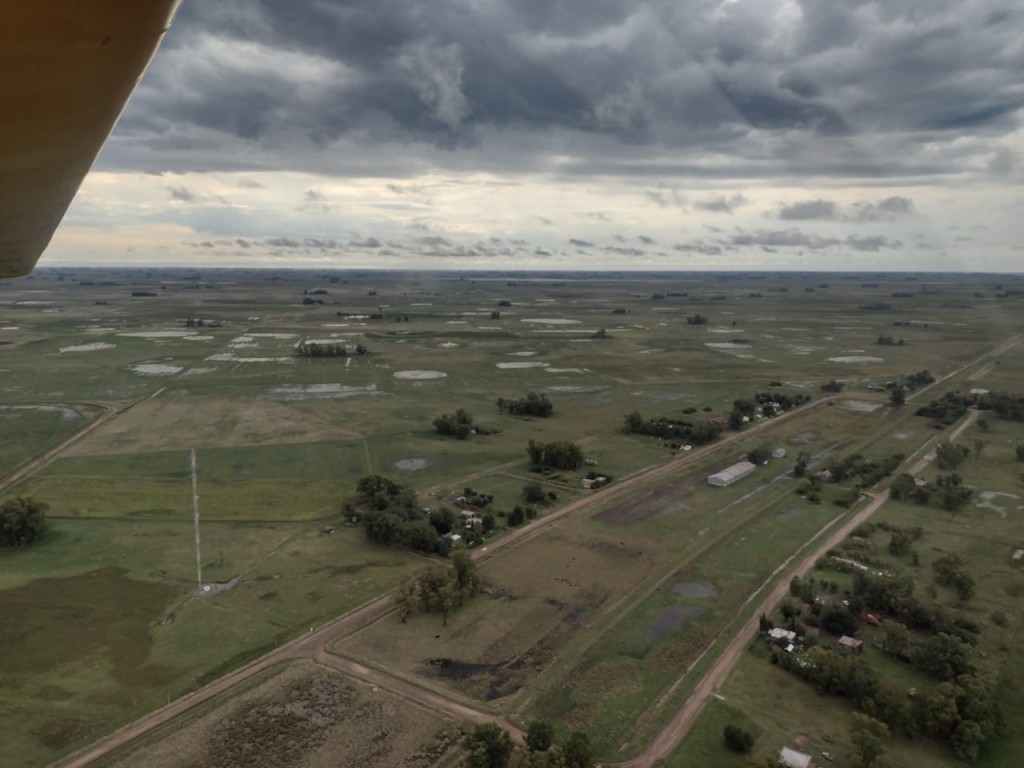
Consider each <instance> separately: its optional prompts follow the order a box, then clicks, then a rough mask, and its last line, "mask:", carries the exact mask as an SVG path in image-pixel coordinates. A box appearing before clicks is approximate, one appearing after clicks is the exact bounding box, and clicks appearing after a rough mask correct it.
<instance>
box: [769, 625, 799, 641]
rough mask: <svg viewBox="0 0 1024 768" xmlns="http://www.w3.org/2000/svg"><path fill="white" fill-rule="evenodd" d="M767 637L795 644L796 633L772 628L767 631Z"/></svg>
mask: <svg viewBox="0 0 1024 768" xmlns="http://www.w3.org/2000/svg"><path fill="white" fill-rule="evenodd" d="M768 637H770V638H771V639H772V640H787V641H789V642H790V643H793V642H796V632H794V631H793V630H791V629H783V628H782V627H772V628H771V629H770V630H768Z"/></svg>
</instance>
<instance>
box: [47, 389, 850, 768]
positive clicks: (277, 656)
mask: <svg viewBox="0 0 1024 768" xmlns="http://www.w3.org/2000/svg"><path fill="white" fill-rule="evenodd" d="M833 399H834V398H825V399H822V400H819V401H817V402H814V403H811V404H809V405H807V406H805V407H803V408H798V409H794V410H792V411H789V412H788V413H785V414H783V415H781V416H778V417H776V418H774V419H770V420H767V421H764V422H761V423H760V424H757V425H755V426H753V427H751V428H750V429H747V430H745V431H743V432H740V433H737V434H735V435H730V436H729V437H727V438H725V439H723V440H720V441H719V442H717V443H714V444H713V445H710V446H707V447H706V448H703V449H700V450H696V451H693V452H691V453H687V454H682V455H681V456H678V457H676V458H674V459H672V460H671V461H668V462H665V463H664V464H659V465H656V466H654V467H650V468H647V469H642V470H640V471H638V472H635V473H633V474H632V475H629V476H627V477H626V478H624V479H622V480H621V481H619V482H618V483H616V484H614V485H611V486H609V487H608V488H606V489H604V490H602V491H601V492H599V493H596V494H594V495H592V496H587V497H584V498H582V499H579V500H578V501H575V502H573V503H572V504H569V505H567V506H565V507H563V508H562V509H559V510H557V511H555V512H553V513H551V514H550V515H547V516H545V517H542V518H540V519H539V520H535V521H534V522H532V523H530V524H528V525H524V526H523V527H521V528H519V529H517V530H515V531H512V532H510V533H509V534H507V535H506V536H504V537H503V538H501V539H499V540H498V541H496V542H494V543H493V544H490V545H488V546H486V547H481V548H480V549H477V550H474V552H473V556H474V558H476V559H478V560H481V559H487V558H489V557H493V556H494V555H496V554H497V553H499V552H501V551H502V550H504V549H506V548H508V547H512V546H515V545H517V544H520V543H522V542H524V541H527V540H529V539H530V538H532V537H534V536H537V535H539V534H540V533H541V532H543V531H545V530H547V529H548V528H550V527H551V526H552V525H555V524H557V523H558V522H559V521H561V520H564V519H565V518H567V517H569V516H572V515H576V514H580V513H582V512H585V511H586V510H588V509H589V508H591V507H592V506H594V505H597V504H604V503H606V502H607V501H609V500H612V499H616V498H619V497H621V496H627V495H629V494H630V493H633V492H634V491H636V490H637V489H638V488H639V487H642V486H643V485H645V484H647V483H649V482H651V481H654V480H657V479H660V478H662V477H665V476H667V475H670V474H672V473H674V472H677V471H679V470H680V469H681V468H682V467H684V466H685V465H687V464H690V463H691V462H694V461H697V460H699V459H701V458H703V457H706V456H709V455H713V454H715V453H717V452H721V451H726V450H728V449H729V448H730V447H732V446H733V445H735V444H736V443H738V442H740V441H743V440H748V439H750V437H752V436H754V435H757V434H759V433H760V432H763V431H765V430H767V429H770V428H771V427H772V426H774V425H776V424H779V423H781V422H782V421H785V420H786V419H787V418H792V417H793V416H795V415H797V414H805V413H807V412H808V410H812V409H816V408H821V407H823V406H825V405H826V404H828V403H829V402H832V400H833ZM81 434H82V433H79V434H78V436H76V439H77V437H80V436H81ZM63 447H64V446H63V445H62V446H61V449H62V448H63ZM54 450H57V449H54ZM391 609H392V603H391V596H390V595H384V596H382V597H379V598H376V599H374V600H372V601H370V602H368V603H365V604H364V605H362V606H360V607H359V608H356V609H355V610H353V611H350V612H349V613H346V614H344V615H343V616H340V617H339V618H337V619H335V620H333V621H331V622H329V623H327V624H325V625H323V626H321V627H319V628H316V629H314V630H313V631H312V632H310V633H308V634H305V635H302V636H300V637H297V638H296V639H294V640H292V641H290V642H288V643H286V644H285V645H283V646H281V647H280V648H278V649H276V650H274V651H271V652H270V653H268V654H267V655H266V656H262V657H261V658H259V659H256V660H255V661H253V662H251V663H249V664H247V665H245V666H244V667H241V668H239V669H237V670H235V671H234V672H232V673H230V674H228V675H226V676H225V677H222V678H221V679H219V680H217V681H215V682H213V683H210V684H209V685H207V686H205V687H203V688H201V689H200V690H198V691H195V692H193V693H190V694H188V695H186V696H183V697H182V698H180V699H178V700H177V701H174V702H172V703H170V704H169V705H167V706H165V707H162V708H161V709H158V710H157V711H155V712H153V713H152V714H150V715H147V716H146V717H144V718H142V719H141V720H137V721H135V722H134V723H131V724H129V725H127V726H125V727H124V728H122V729H120V730H118V731H115V732H114V733H112V734H111V735H110V736H108V737H106V738H105V739H103V740H102V741H100V742H97V743H96V744H93V745H91V746H90V747H87V748H86V749H84V750H82V751H80V752H77V753H75V754H73V755H71V756H69V757H67V758H65V759H64V761H62V762H60V763H58V764H57V765H59V766H61V768H84V767H85V766H88V765H89V764H90V763H92V762H94V761H96V760H99V759H100V758H102V757H104V756H106V755H108V754H110V753H111V752H113V751H114V750H116V749H119V748H121V747H123V746H125V745H126V744H128V743H129V742H131V741H132V740H134V739H137V738H139V737H140V736H142V735H144V734H146V733H148V732H149V731H151V730H152V729H154V728H157V727H159V726H161V725H163V724H165V723H167V722H168V721H170V720H172V719H174V718H175V717H177V716H179V715H182V714H184V713H185V712H188V711H189V710H190V709H192V708H193V707H197V706H199V705H200V704H203V703H205V702H207V701H209V700H210V699H212V698H214V697H216V696H218V695H220V694H222V693H224V692H225V691H227V690H229V689H230V688H231V687H233V686H235V685H238V684H239V683H241V682H243V681H245V680H247V679H249V678H250V677H252V676H253V675H256V674H259V673H260V672H262V671H264V670H266V669H269V668H270V667H273V666H275V665H277V664H281V663H282V662H285V661H290V660H292V659H300V658H314V659H317V660H318V661H321V662H322V663H325V664H328V665H330V666H334V667H336V668H339V669H344V670H345V671H346V672H348V673H349V674H353V675H355V676H356V677H359V678H361V679H364V680H367V681H368V682H372V683H373V684H375V685H379V686H381V687H382V688H387V689H388V690H391V691H394V692H396V693H399V694H402V695H406V696H408V697H409V698H411V699H413V700H416V701H421V703H425V704H427V705H428V706H432V707H434V708H436V709H439V710H441V711H443V712H447V713H449V714H451V715H452V716H454V717H458V718H460V719H466V720H470V721H471V722H499V723H500V724H501V725H502V727H504V728H506V729H507V730H509V732H510V733H512V734H513V736H515V737H516V738H522V733H521V731H520V730H519V729H518V728H516V727H515V726H513V725H511V724H510V723H508V722H507V721H504V720H501V719H499V718H497V717H496V716H495V715H493V714H489V713H486V712H481V711H478V710H474V709H472V708H471V707H468V706H466V705H465V704H462V703H460V702H457V701H454V700H452V699H449V698H447V697H445V696H442V695H441V694H439V693H436V692H434V691H430V690H428V689H425V688H422V687H420V686H418V685H416V684H414V683H411V682H410V681H408V680H405V679H403V678H399V677H396V676H394V675H389V674H387V673H385V672H382V671H380V670H371V669H368V668H367V667H364V666H362V665H360V664H357V663H356V662H353V661H350V660H348V659H344V658H341V657H337V656H334V655H333V654H328V653H327V652H326V650H325V648H326V647H327V646H328V644H329V643H331V642H332V641H333V640H335V639H337V638H338V637H341V636H344V635H346V634H348V633H350V632H353V631H355V630H356V629H358V628H359V627H361V626H363V625H365V624H369V623H370V622H372V621H375V620H377V619H379V618H380V617H381V616H383V615H384V614H385V613H386V612H388V611H389V610H391Z"/></svg>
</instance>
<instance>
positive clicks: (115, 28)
mask: <svg viewBox="0 0 1024 768" xmlns="http://www.w3.org/2000/svg"><path fill="white" fill-rule="evenodd" d="M179 2H180V0H3V2H0V277H14V276H17V275H24V274H28V273H29V272H31V271H32V269H33V267H35V264H36V261H38V259H39V256H40V255H41V254H42V252H43V250H44V249H45V248H46V246H47V245H48V244H49V242H50V238H51V237H52V236H53V232H54V230H55V229H57V225H58V224H60V220H61V218H62V217H63V216H64V212H65V211H66V210H67V208H68V206H69V205H70V204H71V200H72V198H74V196H75V193H76V192H77V191H78V187H79V185H80V184H81V183H82V179H83V178H85V174H86V173H88V171H89V168H90V167H91V166H92V163H93V161H94V160H95V159H96V156H97V155H98V154H99V151H100V148H101V147H102V146H103V142H104V141H105V140H106V138H107V135H108V134H109V133H110V131H111V129H112V128H113V127H114V123H115V122H116V121H117V118H118V116H119V115H120V114H121V111H122V110H123V109H124V105H125V104H126V103H127V101H128V97H129V96H131V93H132V91H133V90H134V89H135V86H136V84H137V83H138V82H139V79H140V78H141V77H142V73H143V72H144V71H145V69H146V66H147V65H148V64H149V61H150V59H151V58H152V57H153V53H154V52H155V51H156V48H157V46H158V45H159V43H160V40H161V38H162V37H163V34H164V32H165V31H166V30H167V28H168V27H169V26H170V23H171V20H172V18H173V17H174V12H175V10H176V9H177V6H178V3H179Z"/></svg>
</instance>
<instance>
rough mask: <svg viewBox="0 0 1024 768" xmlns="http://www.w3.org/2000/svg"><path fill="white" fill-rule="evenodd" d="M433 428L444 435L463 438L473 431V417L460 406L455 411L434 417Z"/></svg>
mask: <svg viewBox="0 0 1024 768" xmlns="http://www.w3.org/2000/svg"><path fill="white" fill-rule="evenodd" d="M434 430H435V431H436V432H437V434H439V435H444V436H445V437H454V438H457V439H459V440H465V439H466V438H467V437H469V436H470V435H471V434H472V433H473V417H472V416H471V415H470V414H469V413H467V412H466V411H465V410H463V409H462V408H459V409H458V410H457V411H455V413H443V414H441V415H440V416H438V417H437V418H436V419H434Z"/></svg>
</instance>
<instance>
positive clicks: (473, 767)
mask: <svg viewBox="0 0 1024 768" xmlns="http://www.w3.org/2000/svg"><path fill="white" fill-rule="evenodd" d="M463 745H464V746H465V747H466V749H467V750H469V760H468V763H467V764H468V766H469V768H505V766H507V765H508V760H509V757H511V756H512V738H511V737H510V736H509V735H508V732H507V731H505V730H504V729H502V728H499V727H498V726H497V725H495V724H494V723H482V724H480V725H477V726H476V727H475V728H473V731H472V733H469V734H466V738H465V739H464V740H463Z"/></svg>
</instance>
